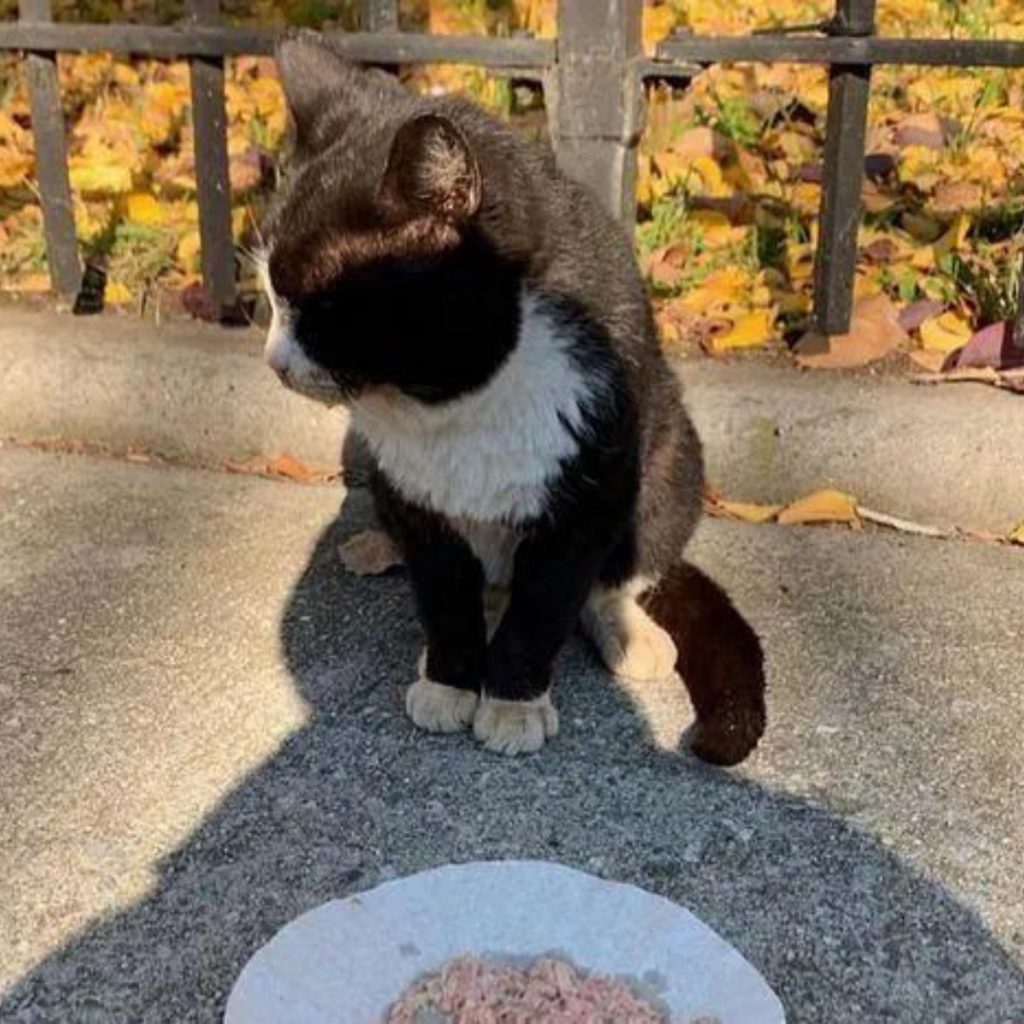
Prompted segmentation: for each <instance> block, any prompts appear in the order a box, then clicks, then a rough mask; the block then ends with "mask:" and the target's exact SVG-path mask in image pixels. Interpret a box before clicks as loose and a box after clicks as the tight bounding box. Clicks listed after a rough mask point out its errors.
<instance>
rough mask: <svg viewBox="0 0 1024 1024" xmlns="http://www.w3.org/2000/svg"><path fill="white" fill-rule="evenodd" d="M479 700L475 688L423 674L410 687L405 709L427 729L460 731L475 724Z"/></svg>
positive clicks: (419, 724) (407, 692) (417, 722)
mask: <svg viewBox="0 0 1024 1024" xmlns="http://www.w3.org/2000/svg"><path fill="white" fill-rule="evenodd" d="M478 701H479V698H478V697H477V695H476V694H475V693H474V692H473V691H472V690H460V689H459V688H458V687H456V686H445V684H444V683H435V682H433V681H432V680H430V679H426V678H421V679H417V680H416V682H415V683H413V684H412V686H410V687H409V689H408V690H407V691H406V694H405V710H406V712H407V713H408V715H409V717H410V718H411V719H412V720H413V724H415V725H416V726H417V727H418V728H420V729H423V730H425V731H426V732H459V731H461V730H462V729H466V728H468V727H469V725H470V724H472V722H473V716H474V715H475V714H476V709H477V703H478Z"/></svg>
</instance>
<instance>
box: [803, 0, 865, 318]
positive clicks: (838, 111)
mask: <svg viewBox="0 0 1024 1024" xmlns="http://www.w3.org/2000/svg"><path fill="white" fill-rule="evenodd" d="M874 27H875V0H836V16H835V19H834V21H833V30H832V31H833V34H834V35H846V36H867V35H871V34H872V33H873V32H874ZM828 74H829V83H828V118H827V121H826V125H825V171H824V179H823V180H824V192H823V193H822V197H821V213H820V214H819V218H818V252H817V256H816V258H815V261H814V311H815V317H816V319H817V326H818V332H819V333H820V334H821V335H824V336H827V335H829V334H842V333H844V332H845V331H847V330H849V327H850V317H851V315H852V312H853V286H854V281H855V278H856V271H857V229H858V227H859V226H860V218H861V188H862V185H863V181H864V144H865V136H866V134H867V117H868V96H869V92H870V88H871V68H870V66H868V65H848V66H845V67H830V68H829V72H828Z"/></svg>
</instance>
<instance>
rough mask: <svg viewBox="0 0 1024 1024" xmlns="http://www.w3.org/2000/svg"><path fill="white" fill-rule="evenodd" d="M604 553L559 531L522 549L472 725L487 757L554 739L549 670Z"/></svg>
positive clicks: (596, 544)
mask: <svg viewBox="0 0 1024 1024" xmlns="http://www.w3.org/2000/svg"><path fill="white" fill-rule="evenodd" d="M606 551H607V544H605V543H603V542H602V541H601V540H599V539H596V538H586V537H580V536H579V535H578V534H577V535H576V536H573V535H572V533H571V532H570V531H562V530H559V531H551V532H546V533H542V534H539V535H532V536H530V537H528V538H527V539H525V540H524V541H523V542H522V543H521V544H520V546H519V548H518V550H517V551H516V556H515V567H514V570H513V576H512V585H511V587H510V590H509V597H508V604H507V606H506V608H505V611H504V615H503V616H502V619H501V623H500V625H499V626H498V628H497V631H496V632H495V634H494V637H493V639H492V640H491V643H490V646H489V648H488V651H487V671H486V675H485V678H484V685H483V693H482V694H481V699H480V705H479V707H478V708H477V711H476V717H475V719H474V721H473V732H474V735H475V736H476V738H477V739H478V740H480V742H481V743H483V745H484V746H485V747H486V748H487V749H488V750H494V751H497V752H499V753H502V754H521V753H531V752H533V751H536V750H539V749H540V748H541V747H542V746H543V745H544V742H545V740H548V739H550V738H551V737H552V736H554V735H556V734H557V732H558V712H557V711H556V710H555V706H554V704H553V703H552V701H551V693H550V691H551V674H552V667H553V665H554V661H555V658H556V656H557V655H558V652H559V650H561V648H562V645H563V644H564V643H565V641H566V640H567V639H568V637H569V634H570V633H571V632H572V629H573V625H574V623H575V622H576V619H577V617H578V616H579V614H580V610H581V609H582V607H583V604H584V602H585V601H586V598H587V594H588V593H589V591H590V588H591V586H592V584H593V581H594V579H595V577H596V576H597V573H598V570H599V567H600V565H601V560H602V558H603V557H604V554H605V552H606Z"/></svg>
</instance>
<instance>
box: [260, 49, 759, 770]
mask: <svg viewBox="0 0 1024 1024" xmlns="http://www.w3.org/2000/svg"><path fill="white" fill-rule="evenodd" d="M277 59H278V64H279V68H280V73H281V78H282V82H283V86H284V90H285V94H286V97H287V102H288V107H289V109H290V112H291V116H292V122H293V128H294V145H293V153H292V157H291V162H290V169H289V170H288V172H287V173H286V176H285V179H284V181H283V183H282V185H281V187H280V189H279V192H278V195H277V196H276V198H275V202H274V204H273V207H272V209H271V211H270V213H269V215H268V218H267V223H266V230H265V239H264V240H265V247H266V251H265V261H264V266H263V278H264V284H265V287H266V290H267V294H268V296H269V298H270V303H271V309H272V320H271V324H270V329H269V334H268V338H267V344H266V358H267V360H268V362H269V364H270V366H271V367H272V368H273V369H274V370H275V371H276V373H277V374H278V376H279V377H280V379H281V381H282V382H283V383H284V384H285V385H286V386H288V387H289V388H292V389H294V390H295V391H297V392H299V393H301V394H304V395H307V396H309V397H310V398H313V399H316V400H317V401H320V402H325V403H328V404H335V403H342V404H344V405H345V406H347V407H348V408H349V410H350V411H351V422H352V427H353V429H354V430H355V431H356V432H357V433H358V435H359V437H360V438H361V439H362V441H363V442H364V443H365V446H366V447H367V449H368V450H369V452H370V455H371V457H372V461H373V472H372V475H371V476H372V479H371V486H372V488H373V493H374V497H375V501H376V506H377V509H378V513H379V516H380V519H381V522H382V524H383V526H384V528H385V529H386V530H387V531H388V532H389V533H390V534H391V536H392V537H393V538H394V540H395V541H396V542H397V544H398V545H399V547H400V548H401V550H402V552H403V554H404V556H405V561H406V565H407V567H408V571H409V575H410V579H411V581H412V586H413V589H414V592H415V597H416V603H417V608H418V611H419V616H420V618H421V621H422V624H423V627H424V630H425V633H426V640H427V644H426V650H425V652H424V655H423V657H422V658H421V660H420V665H419V678H418V679H417V680H416V681H415V682H413V684H412V685H411V687H410V688H409V690H408V693H407V697H406V707H407V709H408V712H409V715H410V717H411V718H412V720H413V722H415V724H416V725H417V726H419V727H420V728H422V729H426V730H430V731H435V732H450V731H456V730H459V729H462V728H469V727H472V730H473V733H474V735H475V736H476V738H477V739H478V740H479V741H481V742H482V743H483V744H484V745H485V746H486V747H487V748H489V749H492V750H495V751H500V752H503V753H509V754H514V753H519V752H526V751H535V750H537V749H538V748H540V747H541V746H542V745H543V743H544V741H545V740H546V739H548V738H550V737H552V736H554V735H555V734H556V732H557V731H558V714H557V711H556V709H555V705H554V703H553V702H552V698H551V687H552V666H553V663H554V660H555V657H556V655H557V654H558V652H559V650H560V649H561V647H562V646H563V644H564V643H565V641H566V639H567V638H568V637H569V635H570V633H571V632H572V631H573V629H574V627H575V626H576V624H577V623H581V624H582V626H583V628H584V630H585V631H586V633H587V634H588V635H589V636H590V638H591V639H592V640H593V642H594V644H595V645H596V647H597V650H598V651H599V652H600V655H601V657H602V659H603V660H604V662H605V664H606V665H607V666H608V668H609V669H610V670H611V671H612V672H613V673H616V674H618V675H621V676H624V677H628V678H631V679H634V680H644V679H656V678H663V677H666V676H668V675H670V674H671V673H672V672H673V671H674V670H675V668H676V667H677V665H678V667H679V668H680V669H681V670H682V671H683V674H684V678H685V681H686V683H687V685H688V687H689V688H690V691H691V697H692V698H693V700H694V704H695V707H696V709H697V713H698V723H697V731H696V734H695V736H694V747H695V749H696V750H697V752H698V753H699V754H701V756H704V757H705V758H707V759H709V760H714V761H719V762H724V763H733V762H735V761H738V760H740V759H742V758H743V757H744V756H746V754H747V753H748V752H749V751H750V749H752V747H753V746H754V745H755V744H756V742H757V740H758V738H759V737H760V735H761V732H762V730H763V727H764V704H763V688H764V683H763V676H762V674H761V650H760V646H759V644H758V641H757V638H756V636H755V635H754V634H753V632H752V631H751V630H750V628H749V627H748V626H747V625H746V623H745V622H744V621H743V620H742V618H740V616H739V615H738V613H736V612H735V610H734V609H733V608H732V606H731V605H730V604H729V601H728V599H727V598H726V597H725V595H724V594H723V593H722V592H721V591H720V590H719V589H718V588H717V587H715V585H714V584H712V583H711V582H710V581H709V580H707V579H706V578H704V577H703V576H701V575H700V574H699V573H698V572H697V571H696V570H695V569H693V568H692V567H689V566H687V565H685V563H682V562H681V553H682V550H683V547H684V545H685V544H686V542H687V540H688V539H689V537H690V535H691V534H692V533H693V530H694V527H695V526H696V524H697V520H698V517H699V514H700V509H701V502H702V486H703V478H702V461H701V450H700V444H699V441H698V439H697V435H696V433H695V431H694V428H693V425H692V424H691V422H690V419H689V418H688V416H687V414H686V412H685V410H684V408H683V406H682V402H681V399H680V392H679V385H678V382H677V380H676V379H675V377H674V375H673V373H672V372H671V370H670V368H669V366H668V364H667V362H666V360H665V358H664V357H663V355H662V353H661V350H660V348H659V345H658V339H657V335H656V330H655V325H654V321H653V318H652V314H651V310H650V306H649V303H648V299H647V295H646V292H645V289H644V285H643V282H642V280H641V278H640V275H639V273H638V271H637V268H636V264H635V261H634V258H633V254H632V251H631V248H630V244H629V241H628V239H627V238H626V236H625V234H624V233H623V231H622V230H621V228H620V226H619V225H618V224H617V223H616V222H615V221H614V220H613V219H612V218H611V217H610V216H609V215H608V214H607V213H605V212H604V210H603V209H602V208H601V206H600V204H599V203H598V201H597V199H596V198H595V197H594V196H592V195H591V194H590V193H588V192H587V191H586V190H585V189H584V188H583V187H581V186H580V185H577V184H576V183H574V182H573V181H570V180H569V179H568V178H566V177H565V176H564V175H562V174H561V173H559V171H558V170H557V169H556V167H555V164H554V161H553V158H552V156H551V154H550V153H549V152H548V151H547V150H545V149H544V148H542V147H540V146H536V145H531V144H528V143H526V142H524V141H522V140H520V139H519V138H517V136H516V135H515V133H514V132H513V131H511V130H510V129H509V128H508V127H506V126H505V125H504V124H502V123H501V122H499V121H498V120H497V119H495V118H493V117H491V116H490V115H488V114H487V113H485V112H484V111H482V110H480V109H479V108H477V107H476V106H474V105H472V104H471V103H469V102H467V101H465V100H462V99H456V98H450V97H444V98H430V99H428V98H422V97H418V96H415V95H413V94H411V93H409V92H407V91H406V90H405V89H403V88H402V87H401V86H400V85H399V84H398V83H397V81H396V80H395V79H394V78H392V77H391V76H389V75H387V74H385V73H383V72H379V71H370V70H360V69H357V68H355V67H352V66H351V65H349V64H347V63H345V62H344V61H342V60H341V59H340V58H339V57H338V56H337V55H336V54H335V53H334V52H333V51H332V50H331V49H330V46H329V44H328V43H326V42H323V41H320V40H319V39H318V37H315V36H310V35H300V36H297V37H293V38H290V39H287V40H285V41H284V42H283V43H282V44H281V45H280V47H279V50H278V55H277ZM666 627H668V628H666ZM680 648H682V649H680Z"/></svg>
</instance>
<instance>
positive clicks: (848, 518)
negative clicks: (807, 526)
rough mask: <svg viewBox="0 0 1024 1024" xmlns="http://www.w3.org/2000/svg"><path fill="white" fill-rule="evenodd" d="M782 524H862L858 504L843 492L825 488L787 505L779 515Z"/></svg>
mask: <svg viewBox="0 0 1024 1024" xmlns="http://www.w3.org/2000/svg"><path fill="white" fill-rule="evenodd" d="M778 521H779V522H780V523H782V524H784V525H786V526H793V525H796V524H799V523H851V524H858V525H859V524H860V517H859V516H858V515H857V502H856V501H855V499H854V498H853V497H852V496H851V495H849V494H844V493H843V492H842V491H836V490H832V489H831V488H825V489H824V490H820V491H814V492H813V493H812V494H808V495H807V496H806V497H804V498H800V499H799V500H797V501H794V502H793V503H792V504H791V505H787V506H786V508H784V509H783V510H782V511H781V512H780V513H779V520H778Z"/></svg>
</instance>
